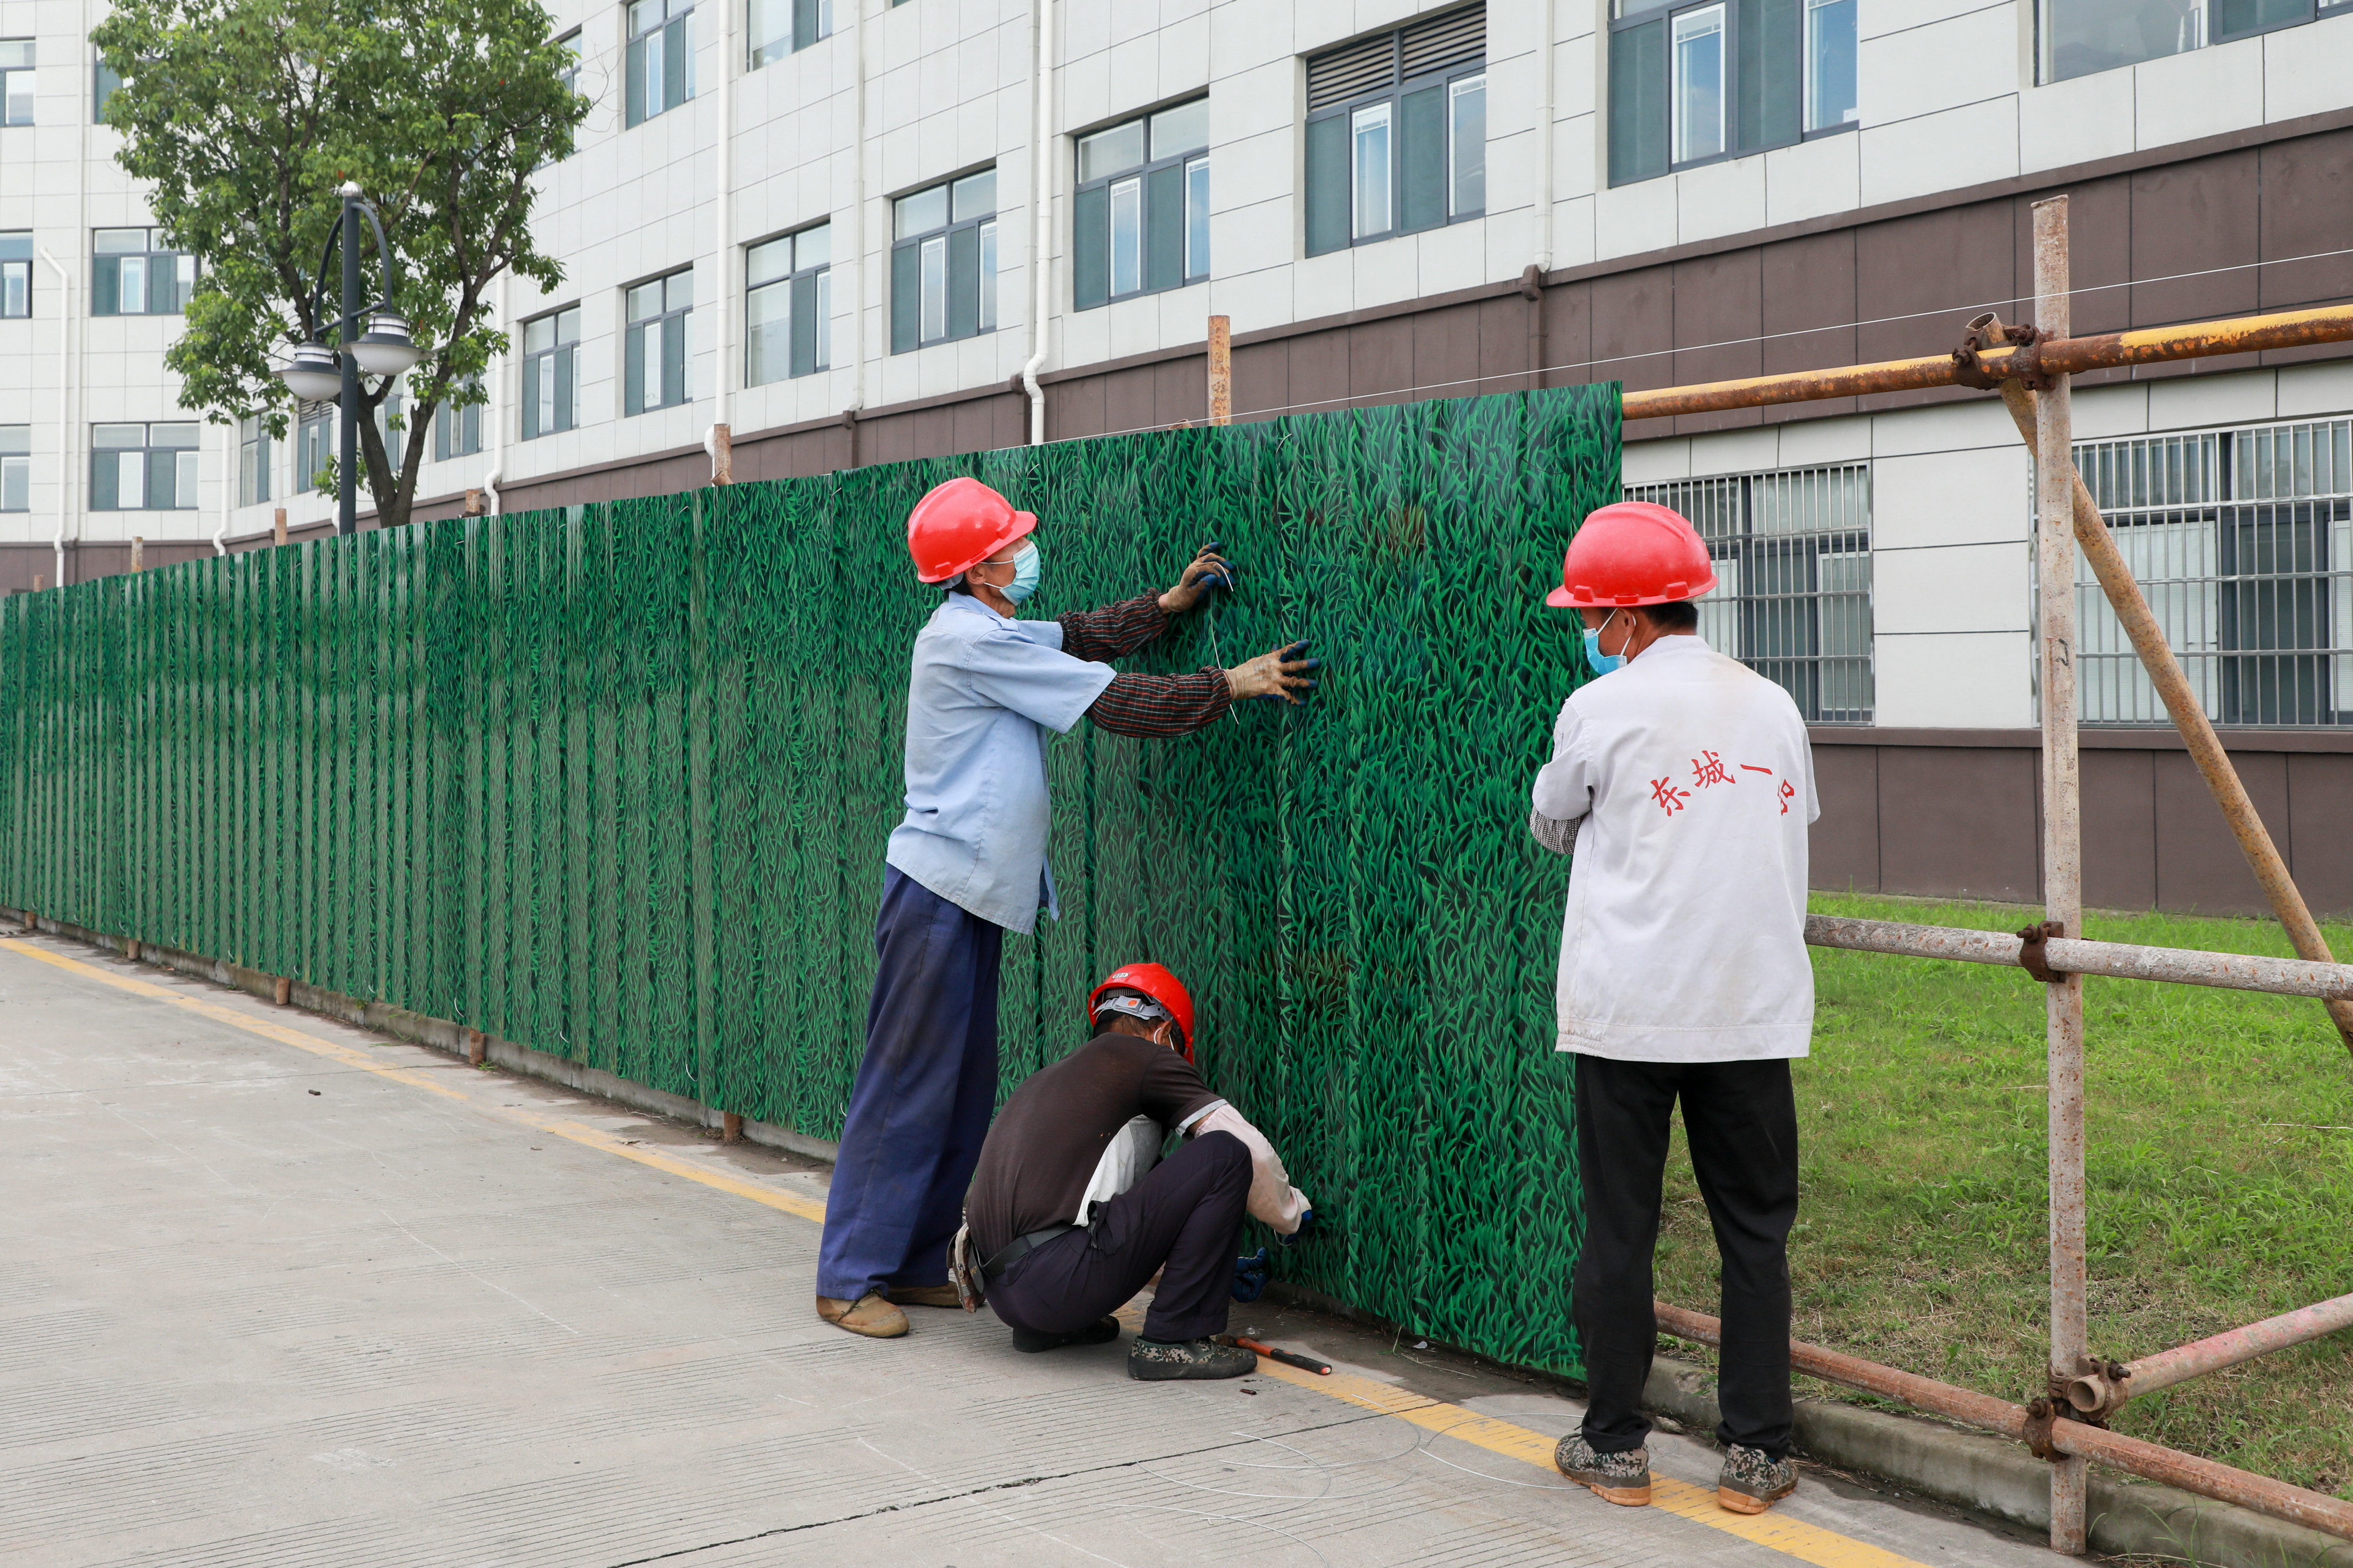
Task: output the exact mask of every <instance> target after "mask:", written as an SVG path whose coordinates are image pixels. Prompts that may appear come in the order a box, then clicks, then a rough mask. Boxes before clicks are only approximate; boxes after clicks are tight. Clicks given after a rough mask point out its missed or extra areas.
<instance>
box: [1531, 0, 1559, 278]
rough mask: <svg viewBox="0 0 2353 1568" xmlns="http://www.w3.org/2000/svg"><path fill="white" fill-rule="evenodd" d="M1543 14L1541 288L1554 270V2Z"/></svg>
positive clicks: (1548, 0) (1539, 65)
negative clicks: (1548, 274) (1547, 276)
mask: <svg viewBox="0 0 2353 1568" xmlns="http://www.w3.org/2000/svg"><path fill="white" fill-rule="evenodd" d="M1536 9H1537V11H1538V12H1539V13H1541V15H1540V16H1539V17H1538V26H1541V27H1543V29H1544V34H1543V37H1541V38H1540V39H1539V40H1538V45H1537V53H1536V93H1537V96H1538V98H1539V99H1540V100H1542V101H1541V102H1539V103H1538V104H1537V106H1536V254H1535V265H1536V268H1537V270H1538V278H1537V282H1538V286H1539V287H1541V286H1542V282H1543V278H1542V274H1543V273H1546V272H1549V271H1551V270H1552V139H1553V123H1552V116H1553V95H1554V88H1553V64H1554V61H1553V56H1554V53H1555V39H1554V37H1553V31H1554V28H1555V26H1556V20H1555V18H1554V16H1553V0H1544V3H1543V4H1542V5H1538V6H1537V7H1536Z"/></svg>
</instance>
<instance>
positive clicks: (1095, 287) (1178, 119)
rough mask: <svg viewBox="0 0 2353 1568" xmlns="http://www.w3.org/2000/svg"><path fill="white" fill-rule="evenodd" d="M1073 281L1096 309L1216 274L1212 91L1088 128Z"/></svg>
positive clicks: (1078, 295) (1076, 293)
mask: <svg viewBox="0 0 2353 1568" xmlns="http://www.w3.org/2000/svg"><path fill="white" fill-rule="evenodd" d="M1208 275H1209V100H1208V99H1206V98H1197V99H1195V100H1193V101H1192V102H1190V103H1180V104H1177V105H1176V107H1175V108H1173V109H1164V110H1160V112H1158V113H1157V114H1148V115H1138V116H1137V117H1136V118H1134V119H1133V120H1128V121H1122V122H1121V123H1119V124H1117V125H1112V126H1106V127H1105V128H1104V129H1103V130H1101V131H1096V132H1090V133H1089V134H1087V135H1084V136H1082V137H1080V138H1079V184H1078V191H1077V195H1076V196H1075V197H1074V199H1073V202H1072V217H1071V296H1072V299H1073V300H1074V301H1075V303H1076V305H1077V308H1078V309H1080V310H1092V309H1093V308H1094V307H1095V306H1097V305H1102V304H1107V303H1109V302H1110V301H1112V300H1127V299H1133V298H1134V297H1135V296H1136V295H1139V294H1153V293H1157V292H1159V291H1160V290H1162V289H1178V288H1182V287H1183V286H1184V285H1186V284H1187V283H1198V282H1199V281H1200V280H1201V279H1205V278H1207V277H1208Z"/></svg>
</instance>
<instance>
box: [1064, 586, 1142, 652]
mask: <svg viewBox="0 0 2353 1568" xmlns="http://www.w3.org/2000/svg"><path fill="white" fill-rule="evenodd" d="M1056 618H1057V619H1058V620H1060V622H1061V625H1062V651H1063V652H1064V653H1066V654H1069V655H1070V656H1071V658H1083V659H1086V660H1088V661H1089V662H1091V663H1107V662H1109V661H1110V660H1112V659H1114V658H1120V657H1122V656H1123V655H1125V654H1131V653H1134V651H1135V650H1136V649H1137V648H1140V647H1143V646H1144V645H1145V643H1148V642H1150V641H1151V640H1152V639H1153V638H1154V637H1158V636H1159V635H1160V634H1161V633H1162V632H1165V631H1166V630H1167V629H1168V612H1167V611H1166V610H1164V609H1162V608H1161V607H1160V595H1157V594H1140V595H1137V596H1136V597H1134V598H1133V599H1123V600H1121V601H1120V602H1119V603H1118V604H1116V605H1104V606H1103V608H1102V609H1100V610H1080V611H1074V612H1072V613H1071V614H1070V615H1067V616H1058V617H1056Z"/></svg>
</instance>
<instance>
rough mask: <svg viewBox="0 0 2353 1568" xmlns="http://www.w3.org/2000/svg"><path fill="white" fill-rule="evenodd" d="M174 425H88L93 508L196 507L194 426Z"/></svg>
mask: <svg viewBox="0 0 2353 1568" xmlns="http://www.w3.org/2000/svg"><path fill="white" fill-rule="evenodd" d="M198 428H199V426H197V425H196V424H195V422H194V421H190V422H188V423H186V424H171V425H95V426H91V427H90V510H93V511H193V510H195V505H196V431H197V429H198Z"/></svg>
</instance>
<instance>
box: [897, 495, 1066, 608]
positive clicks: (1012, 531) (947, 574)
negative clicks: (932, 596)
mask: <svg viewBox="0 0 2353 1568" xmlns="http://www.w3.org/2000/svg"><path fill="white" fill-rule="evenodd" d="M1037 526H1038V518H1037V514H1036V513H1034V512H1027V511H1016V510H1013V503H1012V502H1011V501H1009V500H1006V499H1005V498H1004V497H1003V496H1001V495H998V494H997V492H996V491H995V490H993V489H989V488H988V487H987V485H985V484H982V483H981V482H980V481H979V480H978V479H970V478H965V479H950V480H948V481H947V482H946V483H945V484H939V485H934V486H933V487H932V488H931V489H930V490H929V491H928V492H926V493H925V495H924V496H923V500H919V501H917V502H916V503H915V510H913V511H911V512H909V513H908V514H907V553H908V554H910V555H912V556H913V557H914V558H915V580H916V581H917V582H919V583H944V582H946V581H947V580H948V579H949V578H951V577H955V576H960V575H962V574H964V573H966V572H969V571H971V570H972V569H973V568H974V567H976V566H977V565H979V564H980V563H982V562H984V561H986V560H987V559H988V558H989V557H990V556H992V555H994V554H996V553H997V552H998V551H1000V550H1002V549H1004V548H1005V547H1006V546H1007V545H1008V544H1010V543H1012V542H1014V541H1015V540H1017V539H1019V538H1020V537H1021V536H1022V535H1024V534H1026V533H1029V532H1030V531H1033V530H1035V529H1036V528H1037Z"/></svg>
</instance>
